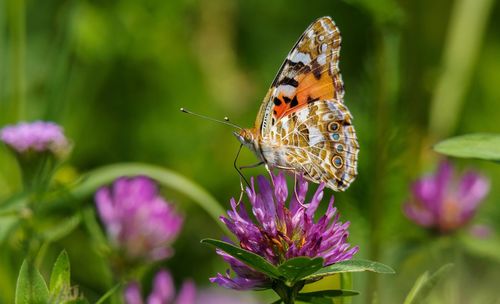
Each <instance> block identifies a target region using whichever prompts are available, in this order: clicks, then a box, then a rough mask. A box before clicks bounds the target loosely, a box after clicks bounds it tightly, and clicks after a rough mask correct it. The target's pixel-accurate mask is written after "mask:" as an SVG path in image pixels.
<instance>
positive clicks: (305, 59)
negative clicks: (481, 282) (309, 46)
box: [291, 52, 311, 64]
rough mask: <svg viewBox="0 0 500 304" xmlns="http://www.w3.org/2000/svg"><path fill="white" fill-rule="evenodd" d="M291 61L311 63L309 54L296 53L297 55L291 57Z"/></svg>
mask: <svg viewBox="0 0 500 304" xmlns="http://www.w3.org/2000/svg"><path fill="white" fill-rule="evenodd" d="M291 59H293V60H291V61H292V62H295V63H297V62H299V61H300V62H302V63H303V64H309V63H310V62H311V56H309V54H306V53H302V52H297V54H294V56H292V58H291Z"/></svg>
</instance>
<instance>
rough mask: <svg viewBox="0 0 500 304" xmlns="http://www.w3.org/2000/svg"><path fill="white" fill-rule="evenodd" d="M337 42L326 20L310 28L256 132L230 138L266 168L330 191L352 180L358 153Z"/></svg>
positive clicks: (264, 106) (288, 59)
mask: <svg viewBox="0 0 500 304" xmlns="http://www.w3.org/2000/svg"><path fill="white" fill-rule="evenodd" d="M340 42H341V37H340V32H339V30H338V28H337V26H336V25H335V23H334V22H333V20H332V19H331V18H330V17H322V18H319V19H318V20H316V21H315V22H313V23H312V24H311V25H310V26H309V27H308V28H307V29H306V31H305V32H304V33H303V34H302V36H301V37H300V38H299V41H298V42H297V43H296V44H295V46H294V47H293V48H292V50H291V51H290V53H289V54H288V56H287V57H286V60H285V62H284V63H283V65H282V66H281V68H280V69H279V72H278V74H277V76H276V78H275V79H274V81H273V83H272V85H271V88H270V89H269V91H268V93H267V95H266V96H265V97H264V101H263V102H262V105H261V106H260V110H259V113H258V114H257V119H256V120H255V126H254V127H253V128H249V129H242V130H241V131H239V132H235V135H236V137H237V138H238V140H239V141H240V142H241V143H242V144H244V145H245V146H247V147H249V148H250V149H251V150H252V151H253V152H254V153H255V154H256V155H257V157H258V158H259V159H260V160H261V161H262V162H263V163H265V164H266V166H267V167H268V168H269V167H270V168H278V169H282V170H286V171H290V172H293V173H302V174H304V177H305V178H306V179H308V180H310V181H313V182H316V183H320V182H324V183H325V184H326V186H327V187H329V188H331V189H333V190H335V191H344V190H345V189H347V187H349V185H350V184H351V182H352V181H353V180H354V178H355V177H356V174H357V169H356V166H357V157H358V150H359V145H358V142H357V139H356V133H355V131H354V127H353V125H352V123H351V121H352V115H351V113H350V112H349V110H348V109H347V107H346V106H345V105H344V85H343V82H342V76H341V75H340V70H339V56H340V55H339V52H340Z"/></svg>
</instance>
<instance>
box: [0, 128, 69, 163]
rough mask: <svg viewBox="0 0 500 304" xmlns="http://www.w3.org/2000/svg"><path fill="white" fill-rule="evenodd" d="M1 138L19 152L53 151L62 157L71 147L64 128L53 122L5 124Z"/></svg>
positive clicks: (1, 131)
mask: <svg viewBox="0 0 500 304" xmlns="http://www.w3.org/2000/svg"><path fill="white" fill-rule="evenodd" d="M0 140H1V141H3V142H4V143H5V144H6V145H7V146H9V147H10V148H12V149H13V150H15V151H16V152H18V153H25V152H28V151H35V152H51V153H53V154H54V155H55V156H58V157H61V156H64V155H65V154H66V153H67V152H68V150H69V149H70V144H69V142H68V139H67V138H66V136H64V132H63V129H62V128H61V127H60V126H59V125H57V124H55V123H53V122H45V121H35V122H31V123H28V122H21V123H18V124H17V125H10V126H5V127H4V128H2V129H1V130H0Z"/></svg>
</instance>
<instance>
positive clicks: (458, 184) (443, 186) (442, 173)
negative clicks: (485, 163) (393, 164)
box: [403, 161, 489, 233]
mask: <svg viewBox="0 0 500 304" xmlns="http://www.w3.org/2000/svg"><path fill="white" fill-rule="evenodd" d="M411 190H412V197H411V198H410V200H409V201H408V202H407V203H406V204H405V205H404V207H403V208H404V213H405V214H406V216H407V217H408V218H409V219H411V220H412V221H414V222H415V223H417V224H418V225H420V226H423V227H427V228H431V229H433V230H436V231H439V232H441V233H446V232H451V231H453V230H456V229H457V228H460V227H462V226H463V225H465V224H466V223H467V222H468V221H469V220H470V219H471V218H472V216H473V215H474V213H475V211H476V209H477V207H478V206H479V204H480V203H481V202H482V200H483V199H484V197H485V196H486V195H487V194H488V192H489V181H488V180H487V179H486V178H485V177H483V176H481V175H479V174H478V173H476V172H474V171H469V172H466V173H465V174H464V175H462V176H461V177H459V178H458V177H457V178H455V177H454V175H453V167H452V166H451V164H450V163H449V162H446V161H443V162H442V163H441V164H440V166H439V169H438V171H437V172H436V174H435V175H430V176H426V177H423V178H421V179H419V180H417V181H415V182H414V183H413V185H412V189H411Z"/></svg>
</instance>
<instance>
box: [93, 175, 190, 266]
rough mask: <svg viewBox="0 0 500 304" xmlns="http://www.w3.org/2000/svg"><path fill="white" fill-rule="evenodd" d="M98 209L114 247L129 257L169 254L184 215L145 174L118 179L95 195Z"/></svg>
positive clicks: (149, 258)
mask: <svg viewBox="0 0 500 304" xmlns="http://www.w3.org/2000/svg"><path fill="white" fill-rule="evenodd" d="M95 200H96V205H97V211H98V213H99V216H100V218H101V220H102V222H103V223H104V225H105V228H106V231H107V234H108V237H109V238H110V240H111V243H112V244H113V246H114V247H116V248H118V249H120V250H121V251H123V252H124V254H125V256H127V257H128V258H130V259H132V260H150V261H157V260H161V259H164V258H167V257H169V256H170V255H171V254H172V253H173V250H172V248H171V247H170V245H171V243H172V242H173V241H174V240H175V238H176V237H177V235H178V233H179V231H180V229H181V227H182V222H183V218H182V217H181V216H180V215H178V214H177V213H176V212H175V211H174V209H173V206H172V205H171V204H169V203H168V202H167V201H165V199H164V198H163V197H161V196H160V194H159V193H158V188H157V185H156V183H155V182H154V181H153V180H151V179H149V178H148V177H145V176H138V177H132V178H127V177H122V178H118V179H117V180H116V181H115V182H114V183H113V185H112V186H111V187H109V188H108V187H103V188H101V189H99V190H98V191H97V193H96V195H95Z"/></svg>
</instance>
